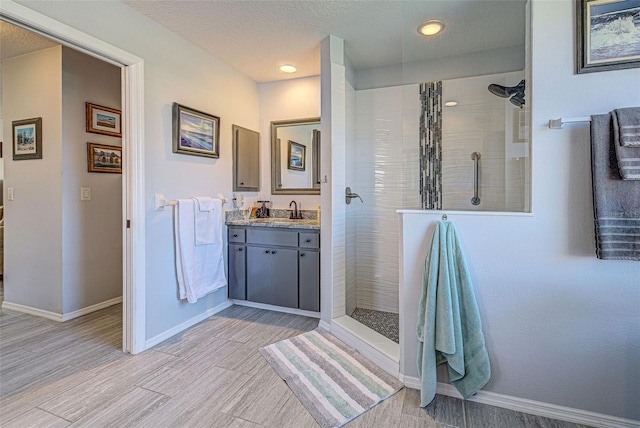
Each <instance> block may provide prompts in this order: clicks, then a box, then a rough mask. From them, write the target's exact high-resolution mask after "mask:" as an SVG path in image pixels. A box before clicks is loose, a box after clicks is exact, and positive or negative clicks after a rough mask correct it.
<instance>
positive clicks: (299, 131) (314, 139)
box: [271, 117, 320, 195]
mask: <svg viewBox="0 0 640 428" xmlns="http://www.w3.org/2000/svg"><path fill="white" fill-rule="evenodd" d="M271 193H272V194H274V195H275V194H289V195H303V194H307V195H310V194H320V118H319V117H313V118H306V119H296V120H281V121H274V122H271Z"/></svg>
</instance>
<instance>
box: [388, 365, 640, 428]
mask: <svg viewBox="0 0 640 428" xmlns="http://www.w3.org/2000/svg"><path fill="white" fill-rule="evenodd" d="M399 379H400V381H401V382H402V383H404V385H405V386H406V387H408V388H413V389H418V390H419V389H420V379H419V378H417V377H409V376H403V375H400V376H399ZM437 392H438V394H441V395H447V396H449V397H455V398H460V399H461V398H462V395H460V393H459V392H458V390H457V389H456V388H455V387H454V386H453V385H450V384H448V383H442V382H438V389H437ZM468 401H474V402H476V403H481V404H487V405H489V406H496V407H502V408H504V409H509V410H514V411H516V412H523V413H530V414H532V415H537V416H542V417H545V418H551V419H559V420H562V421H567V422H573V423H576V424H582V425H588V426H592V427H603V428H605V427H606V428H638V427H640V421H635V420H632V419H625V418H619V417H616V416H609V415H605V414H602V413H595V412H590V411H588V410H581V409H574V408H572V407H564V406H557V405H555V404H549V403H543V402H541V401H534V400H528V399H526V398H518V397H513V396H511V395H503V394H498V393H496V392H491V391H478V393H477V394H476V395H474V396H473V397H471V398H469V399H468Z"/></svg>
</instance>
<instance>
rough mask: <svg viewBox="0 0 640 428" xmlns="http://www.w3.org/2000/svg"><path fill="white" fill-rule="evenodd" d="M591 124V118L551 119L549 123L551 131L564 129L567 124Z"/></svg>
mask: <svg viewBox="0 0 640 428" xmlns="http://www.w3.org/2000/svg"><path fill="white" fill-rule="evenodd" d="M576 122H591V117H565V118H560V119H551V120H550V121H549V128H550V129H562V125H564V124H565V123H576Z"/></svg>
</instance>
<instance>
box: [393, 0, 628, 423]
mask: <svg viewBox="0 0 640 428" xmlns="http://www.w3.org/2000/svg"><path fill="white" fill-rule="evenodd" d="M574 5H575V2H573V1H569V0H565V1H534V2H533V10H532V16H533V32H532V37H533V52H532V58H533V79H532V80H533V81H532V84H533V85H532V86H533V100H532V104H531V106H532V113H533V117H532V130H533V135H532V150H533V153H532V159H533V176H532V177H533V178H532V184H533V206H532V209H533V216H489V215H482V214H479V213H474V214H473V215H450V216H449V219H450V220H453V221H454V222H455V224H456V226H457V229H458V233H459V236H460V238H461V242H462V246H463V248H464V250H465V253H466V256H467V262H468V264H469V266H470V270H471V275H472V278H473V280H474V288H475V293H476V297H477V300H478V305H479V308H480V313H481V315H482V321H483V327H484V332H485V337H486V341H487V346H488V351H489V356H490V358H491V365H492V377H491V381H490V382H489V383H488V384H487V386H486V387H485V390H487V391H491V392H496V393H499V394H505V395H508V396H513V397H519V398H523V399H530V400H535V401H540V402H545V403H551V404H555V405H559V406H566V407H571V408H576V409H583V410H585V411H591V412H597V413H603V414H607V415H613V416H618V417H623V418H628V419H635V420H640V402H639V401H638V397H640V385H639V384H638V382H637V380H638V379H640V304H639V302H640V264H639V263H638V262H633V261H603V260H598V259H596V257H595V243H594V236H593V206H592V193H591V163H590V162H591V161H590V144H589V127H588V125H586V124H576V125H568V126H565V128H564V129H562V130H551V129H549V128H548V127H547V124H548V121H549V119H554V118H559V117H580V116H589V115H592V114H598V113H605V112H608V111H610V110H612V109H615V108H618V107H630V106H638V105H640V86H639V85H638V82H639V81H640V69H637V68H635V69H628V70H618V71H609V72H599V73H589V74H584V75H577V74H575V71H574V54H575V52H574V48H575V47H574V42H573V40H574V33H573V31H574V30H573V26H572V25H567V23H570V22H572V20H573V17H574V16H575V14H574ZM404 217H405V219H404V221H405V223H404V224H405V229H404V233H403V238H404V243H405V246H404V247H403V250H404V255H405V264H403V272H404V279H405V282H404V284H403V290H404V291H405V294H404V302H405V304H406V306H405V307H406V311H405V320H406V321H405V323H404V327H405V329H404V331H403V333H404V335H405V336H404V338H405V339H406V342H405V343H406V347H405V349H404V350H403V356H402V364H403V371H404V373H406V374H407V375H408V376H416V375H417V373H416V360H415V355H416V345H417V340H416V330H415V328H416V316H417V306H416V302H417V301H418V299H419V296H420V287H421V273H422V269H423V266H424V258H425V256H426V253H427V250H428V246H429V243H430V239H431V233H432V226H433V224H435V222H436V221H437V220H439V219H440V215H439V214H430V215H429V214H424V213H421V214H411V215H405V216H404Z"/></svg>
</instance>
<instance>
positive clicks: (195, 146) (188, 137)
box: [172, 103, 220, 159]
mask: <svg viewBox="0 0 640 428" xmlns="http://www.w3.org/2000/svg"><path fill="white" fill-rule="evenodd" d="M172 110H173V153H182V154H185V155H193V156H204V157H208V158H216V159H217V158H219V157H220V118H219V117H217V116H213V115H210V114H208V113H204V112H201V111H198V110H194V109H192V108H189V107H185V106H183V105H180V104H178V103H173V109H172Z"/></svg>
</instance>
